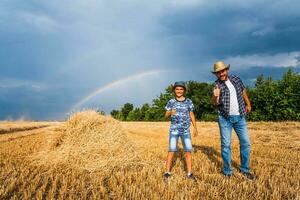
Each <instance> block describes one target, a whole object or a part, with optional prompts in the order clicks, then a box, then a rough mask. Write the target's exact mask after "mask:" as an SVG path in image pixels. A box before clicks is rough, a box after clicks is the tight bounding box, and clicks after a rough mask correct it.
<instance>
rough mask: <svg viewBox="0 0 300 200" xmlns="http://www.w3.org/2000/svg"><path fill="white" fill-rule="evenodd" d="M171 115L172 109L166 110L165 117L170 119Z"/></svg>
mask: <svg viewBox="0 0 300 200" xmlns="http://www.w3.org/2000/svg"><path fill="white" fill-rule="evenodd" d="M171 115H172V111H166V114H165V119H166V120H169V118H170V116H171Z"/></svg>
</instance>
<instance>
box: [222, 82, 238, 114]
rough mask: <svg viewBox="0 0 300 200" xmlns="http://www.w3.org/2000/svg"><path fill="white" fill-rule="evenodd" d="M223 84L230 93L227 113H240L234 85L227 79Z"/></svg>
mask: <svg viewBox="0 0 300 200" xmlns="http://www.w3.org/2000/svg"><path fill="white" fill-rule="evenodd" d="M225 84H226V86H227V87H228V89H229V93H230V108H229V115H240V112H239V103H238V99H237V94H236V90H235V87H234V86H233V85H232V83H231V82H230V80H229V79H228V80H227V81H225Z"/></svg>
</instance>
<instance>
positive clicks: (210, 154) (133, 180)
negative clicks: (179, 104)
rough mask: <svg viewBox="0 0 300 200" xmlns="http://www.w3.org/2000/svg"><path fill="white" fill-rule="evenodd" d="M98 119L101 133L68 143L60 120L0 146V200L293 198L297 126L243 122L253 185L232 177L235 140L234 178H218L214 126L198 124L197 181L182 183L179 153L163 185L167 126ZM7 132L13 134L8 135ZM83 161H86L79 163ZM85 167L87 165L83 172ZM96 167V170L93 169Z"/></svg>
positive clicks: (298, 187)
mask: <svg viewBox="0 0 300 200" xmlns="http://www.w3.org/2000/svg"><path fill="white" fill-rule="evenodd" d="M102 120H104V121H106V123H105V124H106V125H105V129H103V130H102V131H99V130H98V128H99V126H96V125H91V126H86V128H87V129H85V131H86V132H84V131H83V132H84V133H83V132H82V134H81V135H77V136H76V137H74V138H73V137H72V134H71V135H68V134H66V133H67V132H66V130H69V131H70V130H71V129H68V122H67V123H61V124H60V125H57V124H56V125H51V126H50V127H47V128H42V129H37V130H28V131H26V132H27V136H26V137H24V136H22V135H21V136H20V137H16V138H15V139H14V140H3V141H0V156H1V160H0V169H1V170H0V199H33V198H36V199H300V192H299V191H300V170H299V163H300V154H299V153H300V131H299V130H300V123H299V122H280V123H279V122H278V123H267V122H251V123H249V132H250V138H251V141H252V146H251V148H252V153H251V168H252V171H253V172H254V173H255V174H256V175H257V177H258V178H257V180H256V181H255V182H249V181H247V180H245V179H244V178H243V176H241V175H240V174H239V173H238V172H237V167H238V165H239V144H238V140H237V137H236V135H235V134H233V141H232V160H233V167H234V171H235V174H234V177H233V178H232V179H230V180H226V179H224V178H223V177H222V175H221V174H220V171H221V167H222V162H221V157H220V141H219V132H218V126H217V124H216V123H212V122H198V124H197V126H198V128H199V132H200V133H199V136H198V137H197V138H193V144H194V149H195V152H194V153H193V171H194V174H195V175H196V176H197V177H198V182H197V183H192V182H190V181H188V180H186V179H185V171H184V170H185V167H184V166H185V165H184V153H183V152H182V148H180V151H179V152H178V154H177V157H176V160H175V162H174V167H173V170H172V174H173V177H172V179H171V181H170V182H169V183H165V182H164V181H163V180H162V175H163V173H164V165H165V159H166V155H167V149H168V126H169V123H167V122H155V123H151V122H116V121H110V120H111V119H104V118H103V119H102ZM96 121H97V120H96ZM93 126H95V128H91V129H88V127H93ZM73 128H74V127H73ZM112 130H113V131H112ZM73 131H74V130H73ZM33 133H34V134H33ZM69 133H71V132H69ZM76 133H78V132H76ZM13 134H16V133H11V134H7V137H8V136H9V135H13ZM97 134H98V135H99V134H100V135H101V134H102V136H101V137H102V138H104V139H105V138H106V139H107V138H109V139H107V141H106V143H109V145H108V146H101V142H98V141H94V140H97V139H99V138H101V137H100V136H97ZM111 134H115V135H117V136H119V137H123V138H124V139H125V140H126V142H125V143H120V142H118V141H117V140H116V143H114V142H112V141H113V140H114V139H117V137H114V135H111ZM71 137H72V138H71ZM84 137H87V138H89V139H93V140H88V139H86V138H84ZM70 138H71V139H72V140H70ZM76 138H77V139H78V140H76ZM58 141H59V142H58ZM70 141H73V142H74V141H75V143H72V144H74V145H73V147H74V148H76V147H78V148H79V149H80V151H75V150H76V149H71V151H70V149H68V150H69V151H68V150H67V149H64V152H68V155H73V160H72V159H70V157H68V156H66V158H65V159H64V158H61V157H60V156H58V157H59V159H57V158H55V157H53V156H48V157H47V155H50V154H53V155H59V154H60V153H61V152H60V151H61V150H62V149H63V148H62V147H63V146H64V145H65V144H69V143H68V142H70ZM57 142H58V143H57ZM94 143H95V144H96V145H93V144H94ZM54 144H58V145H57V146H56V145H54ZM75 144H76V145H75ZM97 145H98V146H97ZM122 145H124V147H122ZM126 145H127V146H126ZM180 147H181V146H180ZM101 148H102V149H101ZM113 148H115V149H117V150H116V151H115V152H116V153H115V154H109V151H108V152H105V150H110V149H111V150H112V151H114V150H113ZM99 149H101V151H99ZM74 153H76V154H74ZM101 153H102V154H101ZM119 154H121V155H122V156H121V157H120V156H119ZM41 155H44V158H42V157H40V156H41ZM89 155H99V156H101V155H102V158H105V159H103V160H102V161H101V162H100V161H99V160H97V159H95V157H94V156H93V157H90V156H89ZM108 155H109V157H106V156H108ZM124 155H126V156H127V157H128V158H130V157H132V155H135V156H134V161H135V162H133V163H131V164H129V163H130V162H127V161H128V160H126V159H125V160H122V159H124V157H123V156H124ZM87 159H90V160H88V162H84V161H85V160H87ZM99 159H100V158H99ZM114 159H115V160H118V159H121V161H124V163H122V162H121V163H120V162H118V166H116V165H115V164H114V161H115V160H114ZM45 160H46V161H47V162H43V161H45ZM53 160H56V162H53ZM100 160H101V159H100ZM107 160H109V161H107ZM37 161H41V162H37ZM66 161H67V162H66ZM110 161H112V164H111V165H110ZM86 163H89V165H92V166H93V167H91V168H88V167H82V166H86ZM97 163H98V164H100V165H99V166H101V167H99V168H96V170H95V166H97ZM103 163H105V165H103Z"/></svg>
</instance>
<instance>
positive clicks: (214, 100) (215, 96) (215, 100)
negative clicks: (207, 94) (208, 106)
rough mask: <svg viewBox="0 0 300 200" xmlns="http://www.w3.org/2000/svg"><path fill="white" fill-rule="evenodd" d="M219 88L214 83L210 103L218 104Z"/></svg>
mask: <svg viewBox="0 0 300 200" xmlns="http://www.w3.org/2000/svg"><path fill="white" fill-rule="evenodd" d="M220 93H221V91H220V88H219V86H218V85H215V87H214V90H213V97H212V103H213V104H214V105H215V106H217V105H218V104H219V97H220Z"/></svg>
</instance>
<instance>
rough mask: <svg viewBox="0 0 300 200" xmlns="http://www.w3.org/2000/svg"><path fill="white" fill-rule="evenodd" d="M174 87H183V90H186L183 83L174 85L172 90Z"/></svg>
mask: <svg viewBox="0 0 300 200" xmlns="http://www.w3.org/2000/svg"><path fill="white" fill-rule="evenodd" d="M176 87H182V88H184V90H186V87H185V86H183V85H174V86H173V88H172V90H173V91H174V90H175V88H176Z"/></svg>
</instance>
